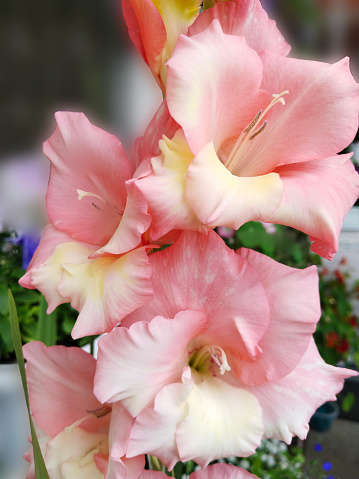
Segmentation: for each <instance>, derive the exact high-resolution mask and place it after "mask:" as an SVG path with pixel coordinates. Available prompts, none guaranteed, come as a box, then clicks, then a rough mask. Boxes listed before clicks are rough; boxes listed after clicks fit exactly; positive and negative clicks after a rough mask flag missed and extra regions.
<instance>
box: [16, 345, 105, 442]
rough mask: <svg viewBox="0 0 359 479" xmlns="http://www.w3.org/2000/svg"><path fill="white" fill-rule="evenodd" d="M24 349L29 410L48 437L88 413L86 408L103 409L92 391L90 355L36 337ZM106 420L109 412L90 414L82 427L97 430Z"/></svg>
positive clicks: (91, 357) (92, 359) (93, 368)
mask: <svg viewBox="0 0 359 479" xmlns="http://www.w3.org/2000/svg"><path fill="white" fill-rule="evenodd" d="M23 351H24V356H25V358H26V360H27V364H26V376H27V383H28V385H29V396H30V405H31V411H32V414H33V416H34V418H35V419H36V422H37V423H38V424H39V426H40V428H41V429H43V430H44V431H45V432H46V433H47V434H49V435H50V436H51V437H54V436H55V435H56V434H58V433H59V432H60V431H62V430H63V429H64V428H65V427H68V426H71V425H72V424H73V423H75V422H76V421H78V420H80V419H82V418H84V417H86V416H89V415H90V416H91V413H89V411H96V410H98V409H103V405H102V404H101V403H100V402H99V401H98V400H97V399H96V398H95V396H94V394H93V392H92V390H93V381H94V375H95V367H96V361H95V359H94V358H93V356H91V355H90V354H88V353H86V352H85V351H83V350H82V349H79V348H66V347H65V346H51V347H48V348H47V347H46V346H45V345H44V344H43V343H40V342H39V341H35V342H31V343H28V344H26V345H25V346H24V347H23ZM108 420H109V415H105V416H103V417H95V416H94V415H92V417H89V418H88V419H87V420H86V421H84V422H82V423H81V427H82V428H83V429H88V430H90V431H91V430H92V431H97V430H100V429H101V428H103V427H105V426H106V424H107V423H108Z"/></svg>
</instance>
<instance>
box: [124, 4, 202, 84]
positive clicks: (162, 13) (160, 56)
mask: <svg viewBox="0 0 359 479" xmlns="http://www.w3.org/2000/svg"><path fill="white" fill-rule="evenodd" d="M201 3H202V2H201V1H199V0H122V9H123V16H124V18H125V21H126V24H127V27H128V32H129V35H130V37H131V40H132V41H133V43H134V44H135V46H136V48H137V49H138V51H139V52H140V53H141V55H142V57H143V59H144V61H145V62H146V63H147V65H148V66H149V67H150V69H151V71H152V74H153V76H154V77H155V79H156V81H157V83H158V84H159V86H160V87H161V89H162V91H163V92H165V91H166V80H167V67H166V62H167V60H168V59H169V58H170V57H171V55H172V52H173V50H174V47H175V46H176V42H177V39H178V37H179V36H180V34H182V33H184V34H186V33H187V30H188V27H189V26H190V25H191V24H192V23H193V22H194V20H195V19H196V17H197V15H198V14H199V11H200V9H201Z"/></svg>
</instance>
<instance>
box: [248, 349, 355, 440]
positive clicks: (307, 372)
mask: <svg viewBox="0 0 359 479" xmlns="http://www.w3.org/2000/svg"><path fill="white" fill-rule="evenodd" d="M356 374H357V373H356V372H355V371H350V370H349V369H344V368H336V367H334V366H330V365H328V364H326V363H325V362H324V361H323V360H322V358H321V357H320V356H319V353H318V350H317V348H316V346H315V343H314V341H313V340H312V341H311V342H310V345H309V348H308V350H307V351H306V353H305V355H304V356H303V359H302V360H301V362H300V363H299V364H298V366H297V367H296V368H295V369H294V371H292V372H291V373H290V374H289V375H288V376H286V377H284V378H283V379H280V380H279V381H275V382H272V383H268V384H264V385H263V386H257V387H251V388H248V390H249V391H250V392H252V393H253V394H255V395H256V396H257V399H258V400H259V402H260V405H261V407H262V409H263V423H264V426H265V437H274V438H277V439H280V440H282V441H285V442H286V443H287V444H289V443H290V442H291V440H292V436H298V437H299V438H301V439H305V438H306V436H307V433H308V429H309V426H308V423H309V420H310V418H311V416H312V415H313V414H314V412H315V410H316V409H317V408H318V407H319V406H321V405H322V404H323V403H325V402H326V401H333V400H335V399H336V397H335V395H336V394H337V393H338V392H339V391H340V390H341V389H342V387H343V383H344V379H345V378H347V377H350V376H355V375H356Z"/></svg>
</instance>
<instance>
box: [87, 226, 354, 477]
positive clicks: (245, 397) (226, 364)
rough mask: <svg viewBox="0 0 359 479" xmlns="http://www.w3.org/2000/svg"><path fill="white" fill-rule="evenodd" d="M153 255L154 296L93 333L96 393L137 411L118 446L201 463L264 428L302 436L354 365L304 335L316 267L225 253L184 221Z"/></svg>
mask: <svg viewBox="0 0 359 479" xmlns="http://www.w3.org/2000/svg"><path fill="white" fill-rule="evenodd" d="M218 258H221V262H220V263H219V262H218ZM150 263H151V266H152V268H153V286H154V292H155V297H154V300H153V301H151V302H149V303H147V304H146V305H144V306H142V307H140V308H139V309H137V310H136V311H134V312H133V313H131V314H130V315H129V316H128V317H127V318H125V319H124V321H123V323H122V325H123V326H124V327H123V326H121V327H120V328H116V329H115V330H114V331H113V332H111V333H110V334H108V335H106V336H104V337H103V338H102V339H101V340H100V341H99V355H98V363H97V371H96V376H95V385H94V391H95V395H96V396H97V398H98V399H99V400H100V401H101V402H109V403H112V402H116V401H119V402H120V403H121V404H122V405H123V406H124V407H125V408H126V409H127V410H128V412H129V413H130V414H131V416H132V417H134V418H136V420H135V423H134V427H133V429H132V432H131V437H130V442H129V445H128V450H127V457H132V456H137V455H139V454H142V453H144V452H146V453H149V454H152V455H155V456H156V457H158V458H159V459H160V460H161V461H162V462H163V463H164V464H166V465H167V466H168V467H169V468H172V467H173V466H174V465H175V463H176V462H177V461H179V460H181V461H187V460H190V459H193V460H195V461H196V462H198V463H199V464H200V465H201V466H202V467H205V466H206V465H207V464H208V463H209V462H210V461H212V460H214V459H216V458H220V457H227V456H232V455H233V456H236V455H238V456H248V455H250V454H252V453H253V452H254V451H255V449H256V447H257V446H258V445H259V444H260V442H261V440H262V438H263V437H274V438H277V439H281V440H284V441H286V442H287V443H290V442H291V439H292V436H293V435H298V436H299V437H301V438H305V436H306V434H307V431H308V422H309V419H310V417H311V415H312V414H313V412H314V411H315V409H316V408H317V407H318V406H319V405H321V404H322V403H324V402H325V401H327V400H331V399H335V394H336V393H337V392H338V391H339V390H340V389H341V388H342V385H343V381H344V378H345V377H348V376H351V375H353V374H355V373H353V372H352V371H349V370H346V369H342V368H334V367H332V366H328V365H326V364H325V363H324V362H323V360H322V359H321V358H320V356H319V354H318V351H317V349H316V347H315V345H314V342H313V340H312V334H313V332H314V330H315V325H316V322H317V321H318V319H319V317H320V304H319V295H318V277H317V272H316V268H315V267H314V266H312V267H309V268H307V269H305V270H296V269H293V268H289V267H287V266H284V265H281V264H279V263H276V262H275V261H274V260H272V259H270V258H269V257H267V256H264V255H261V254H259V253H256V252H254V251H250V250H246V249H241V250H239V251H238V252H234V251H232V250H230V249H229V248H227V247H226V246H225V244H224V242H223V240H221V238H220V237H219V236H218V235H217V234H216V233H214V232H209V233H208V235H203V234H199V233H194V232H185V233H183V234H182V236H181V237H180V239H179V240H178V241H177V242H176V243H175V244H174V245H173V246H171V247H170V248H167V249H166V250H163V251H161V252H158V253H155V254H153V255H151V257H150ZM293 411H295V414H293Z"/></svg>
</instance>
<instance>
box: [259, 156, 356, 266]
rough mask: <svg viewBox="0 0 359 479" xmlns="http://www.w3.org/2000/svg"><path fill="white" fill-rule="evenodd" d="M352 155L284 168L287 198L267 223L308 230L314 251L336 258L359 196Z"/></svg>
mask: <svg viewBox="0 0 359 479" xmlns="http://www.w3.org/2000/svg"><path fill="white" fill-rule="evenodd" d="M349 158H350V155H338V156H333V157H331V158H326V159H324V160H317V161H311V162H305V163H296V164H293V165H288V166H282V167H279V168H277V169H276V170H275V171H276V172H277V173H278V174H279V175H280V177H281V179H282V181H283V188H284V193H283V199H282V202H281V205H280V206H279V208H278V210H277V211H276V212H275V213H274V215H272V216H268V217H267V221H270V222H273V223H280V224H285V225H288V226H291V227H293V228H296V229H299V230H301V231H304V233H307V234H309V235H310V236H311V240H312V241H314V243H313V244H312V250H313V251H314V252H315V253H318V254H320V255H321V256H323V257H324V258H328V259H332V257H333V255H334V253H336V251H337V250H338V237H339V233H340V229H341V226H342V222H343V219H344V218H345V216H346V214H347V213H348V211H349V209H350V208H351V206H352V205H353V203H354V202H355V200H356V199H357V197H358V196H359V176H358V174H357V173H356V171H355V169H354V166H353V163H352V162H351V160H350V159H349Z"/></svg>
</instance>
